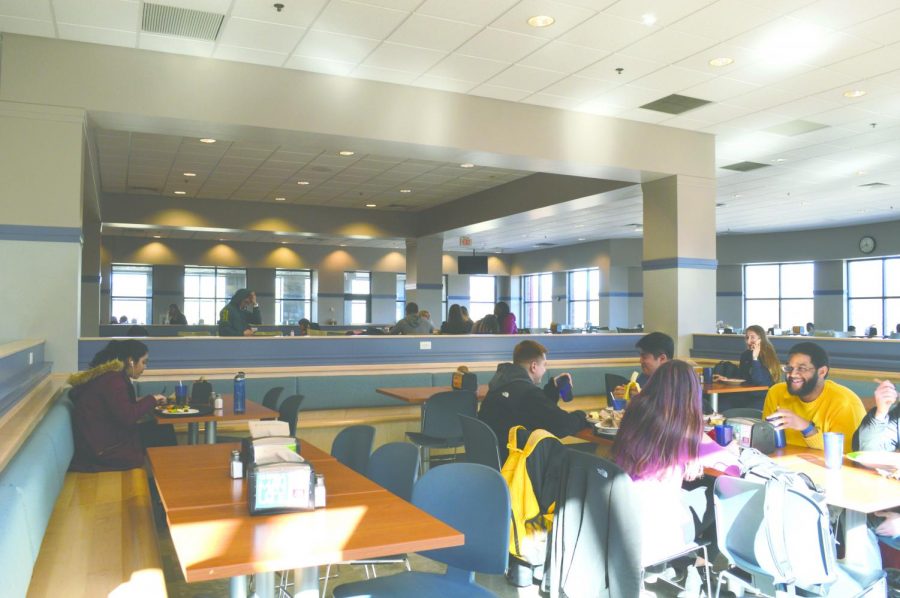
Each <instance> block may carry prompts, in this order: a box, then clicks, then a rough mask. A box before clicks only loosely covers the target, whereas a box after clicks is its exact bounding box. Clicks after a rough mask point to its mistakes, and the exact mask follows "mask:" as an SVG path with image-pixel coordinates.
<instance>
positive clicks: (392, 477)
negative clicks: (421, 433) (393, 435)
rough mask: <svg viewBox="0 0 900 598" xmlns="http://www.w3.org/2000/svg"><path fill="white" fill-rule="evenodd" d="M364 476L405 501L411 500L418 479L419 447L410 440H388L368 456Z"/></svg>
mask: <svg viewBox="0 0 900 598" xmlns="http://www.w3.org/2000/svg"><path fill="white" fill-rule="evenodd" d="M366 477H367V478H369V479H370V480H372V481H373V482H375V483H376V484H378V485H379V486H381V487H382V488H384V489H386V490H388V491H389V492H393V493H394V494H396V495H397V496H399V497H400V498H402V499H403V500H406V501H410V500H412V490H413V486H415V484H416V480H417V479H419V447H417V446H416V445H414V444H412V443H411V442H390V443H388V444H385V445H382V446H380V447H378V448H377V449H376V450H375V452H374V453H372V455H371V456H370V457H369V464H368V465H367V466H366Z"/></svg>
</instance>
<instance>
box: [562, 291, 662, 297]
mask: <svg viewBox="0 0 900 598" xmlns="http://www.w3.org/2000/svg"><path fill="white" fill-rule="evenodd" d="M600 296H601V297H643V296H644V294H643V293H629V292H628V291H606V292H602V291H601V293H600ZM561 297H562V298H563V299H565V295H561Z"/></svg>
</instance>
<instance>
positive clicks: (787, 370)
mask: <svg viewBox="0 0 900 598" xmlns="http://www.w3.org/2000/svg"><path fill="white" fill-rule="evenodd" d="M794 370H797V373H798V374H800V375H803V374H808V373H809V372H814V371H816V368H808V367H806V366H805V365H801V366H800V367H796V368H795V367H792V366H789V365H783V366H781V371H782V372H784V373H785V374H790V373H791V372H793V371H794Z"/></svg>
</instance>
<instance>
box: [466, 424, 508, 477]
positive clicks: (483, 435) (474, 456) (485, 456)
mask: <svg viewBox="0 0 900 598" xmlns="http://www.w3.org/2000/svg"><path fill="white" fill-rule="evenodd" d="M459 423H460V424H461V425H462V431H463V444H464V445H465V447H466V462H467V463H480V464H481V465H487V466H488V467H490V468H491V469H496V470H497V471H500V467H501V465H502V464H501V463H500V450H499V449H498V444H497V435H496V434H494V431H493V430H491V427H490V426H489V425H487V424H486V423H484V422H483V421H481V420H480V419H478V418H477V417H469V416H468V415H460V416H459Z"/></svg>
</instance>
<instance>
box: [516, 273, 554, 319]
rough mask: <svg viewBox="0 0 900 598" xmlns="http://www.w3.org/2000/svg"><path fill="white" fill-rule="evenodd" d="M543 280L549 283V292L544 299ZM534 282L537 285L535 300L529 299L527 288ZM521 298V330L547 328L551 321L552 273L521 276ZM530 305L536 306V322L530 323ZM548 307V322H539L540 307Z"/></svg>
mask: <svg viewBox="0 0 900 598" xmlns="http://www.w3.org/2000/svg"><path fill="white" fill-rule="evenodd" d="M545 279H549V281H550V291H549V295H548V296H547V297H546V298H545V297H544V296H543V292H542V291H543V281H544V280H545ZM532 281H534V283H535V284H537V291H538V292H537V296H538V298H537V299H536V300H531V299H529V293H528V288H529V286H530V284H531V283H532ZM521 296H522V327H523V328H529V329H532V328H549V327H550V324H551V322H552V321H553V273H552V272H535V273H533V274H523V275H522V280H521ZM532 305H537V313H538V321H537V322H532V321H531V317H530V316H531V310H530V309H529V308H530V307H531V306H532ZM544 306H547V307H549V321H548V322H546V324H545V323H544V322H542V321H541V315H542V312H543V310H542V309H541V308H542V307H544Z"/></svg>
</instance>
